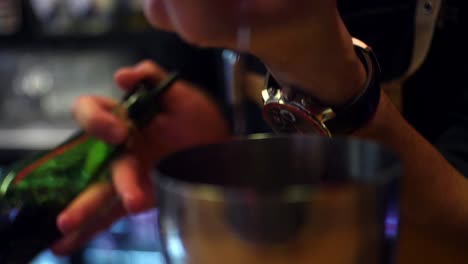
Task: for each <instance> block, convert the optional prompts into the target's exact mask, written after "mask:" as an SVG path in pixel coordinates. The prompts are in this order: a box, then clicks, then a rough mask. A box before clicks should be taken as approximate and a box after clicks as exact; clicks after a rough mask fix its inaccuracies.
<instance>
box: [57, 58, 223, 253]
mask: <svg viewBox="0 0 468 264" xmlns="http://www.w3.org/2000/svg"><path fill="white" fill-rule="evenodd" d="M166 76H167V73H166V72H165V71H164V70H163V69H161V68H160V67H159V66H158V65H156V64H154V63H152V62H148V61H145V62H143V63H141V64H139V65H137V66H135V67H133V68H124V69H121V70H119V71H118V72H117V73H116V76H115V79H116V82H117V83H118V84H119V86H121V87H122V88H123V89H124V90H127V89H129V88H131V87H133V86H134V85H135V84H136V83H138V82H139V81H141V80H143V79H148V78H149V79H151V80H153V81H154V82H159V81H161V80H163V79H165V77H166ZM163 104H164V109H165V112H164V113H161V114H159V115H158V116H156V117H155V119H154V120H153V121H152V123H151V124H150V125H149V126H148V128H146V129H144V130H143V131H141V133H138V135H137V134H135V135H132V145H131V149H129V151H128V152H127V153H126V154H124V155H123V156H122V157H121V158H120V159H119V160H118V161H116V162H115V163H114V164H113V165H112V169H111V172H112V178H113V185H112V184H111V183H100V184H96V185H94V186H92V187H90V188H89V189H88V190H87V191H86V192H85V193H83V194H82V195H80V196H79V197H78V198H76V199H75V200H74V201H73V202H72V203H71V204H70V205H69V206H68V208H66V209H65V210H64V211H63V212H62V213H61V214H60V215H59V217H58V219H57V225H58V227H59V229H60V230H61V231H62V233H63V234H64V238H63V239H62V240H61V241H59V242H57V243H56V244H55V245H54V246H53V247H52V250H53V251H54V253H56V254H59V255H63V254H69V253H70V252H71V251H73V250H74V249H76V248H78V247H79V246H81V245H83V244H84V243H85V242H86V241H87V240H89V239H90V238H91V237H93V236H94V235H95V234H96V233H97V232H99V231H100V230H103V229H105V228H107V227H109V226H110V225H111V224H112V223H113V222H114V221H115V220H117V219H118V218H120V217H122V216H124V215H126V214H127V213H139V212H142V211H144V210H147V209H150V208H152V207H154V205H155V201H154V193H153V184H152V181H151V177H150V171H151V169H152V167H153V166H154V164H155V162H157V161H158V160H159V159H160V158H161V157H163V156H164V155H167V154H170V153H172V152H174V151H178V150H180V149H183V148H187V147H190V146H194V145H198V144H204V143H213V142H219V141H222V140H225V139H228V138H229V132H228V125H227V123H226V122H225V120H224V119H223V116H222V115H221V113H220V111H219V110H218V108H217V106H216V105H215V104H214V103H213V102H212V101H211V100H210V99H209V98H208V96H207V95H205V94H203V93H202V92H201V91H200V90H199V89H197V88H196V87H195V86H194V85H192V84H190V83H187V82H184V81H178V82H176V83H175V84H174V85H173V87H171V89H170V90H169V91H168V93H167V94H166V95H165V97H164V98H163ZM114 106H116V102H115V101H113V100H110V99H107V98H102V97H97V96H83V97H81V98H79V99H78V100H77V101H76V104H75V105H74V109H73V112H74V115H75V117H76V119H77V121H78V122H79V123H80V125H81V126H82V127H83V128H84V129H85V130H86V131H87V132H89V133H90V134H92V135H94V136H96V137H98V138H101V139H103V140H105V141H107V142H110V143H114V144H118V143H121V142H123V141H125V140H126V139H127V137H128V131H127V130H126V126H125V124H124V122H123V121H122V120H119V119H118V118H117V117H116V116H114V115H113V114H112V113H111V109H113V108H114ZM114 195H118V196H119V197H120V198H121V201H122V204H119V205H118V206H117V207H116V208H115V209H114V210H113V211H112V212H111V213H110V214H108V215H107V216H106V218H105V219H102V220H101V221H100V224H99V226H96V227H93V228H91V229H90V230H86V231H85V232H82V228H85V229H86V227H85V226H83V225H85V221H86V220H87V219H92V217H93V216H94V215H95V214H96V212H98V211H99V210H102V208H104V207H106V206H108V205H109V203H110V200H111V198H112V197H113V196H114Z"/></svg>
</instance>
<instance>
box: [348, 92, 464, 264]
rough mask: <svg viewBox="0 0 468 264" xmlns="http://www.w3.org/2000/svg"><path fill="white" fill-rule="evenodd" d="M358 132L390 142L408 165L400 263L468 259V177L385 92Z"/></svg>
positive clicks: (367, 137)
mask: <svg viewBox="0 0 468 264" xmlns="http://www.w3.org/2000/svg"><path fill="white" fill-rule="evenodd" d="M353 136H356V137H359V138H364V139H370V140H374V141H377V142H380V143H381V144H384V145H386V146H388V147H389V148H391V149H392V150H393V151H395V152H396V153H397V154H398V155H399V157H400V159H401V162H402V165H403V170H404V173H403V176H402V181H401V182H402V192H401V197H400V199H401V202H400V206H401V217H400V219H401V222H400V224H401V225H400V239H399V251H398V253H399V254H398V258H399V262H398V263H419V262H424V263H466V262H467V261H468V252H467V251H466V249H465V248H464V245H466V239H467V238H468V225H467V224H466V223H467V220H468V184H467V181H466V179H465V178H464V177H463V175H461V174H460V173H459V172H458V171H456V169H455V168H453V167H452V166H451V165H450V164H449V162H447V161H446V160H445V158H444V157H443V156H442V155H441V154H440V153H439V152H438V151H437V149H436V148H435V147H434V146H432V145H431V144H430V143H429V142H427V141H426V140H425V139H424V138H423V137H422V136H421V135H420V134H419V133H418V132H417V131H416V130H415V129H414V128H413V127H411V126H410V125H409V124H408V123H407V122H406V120H404V118H403V117H402V116H401V115H400V113H399V112H398V111H397V109H396V108H395V107H394V106H393V105H392V103H391V102H390V100H389V99H388V98H387V96H386V95H385V94H383V95H382V98H381V102H380V104H379V107H378V110H377V112H376V115H375V117H374V119H373V120H372V121H371V122H369V124H368V125H367V126H366V127H364V128H362V129H361V130H360V131H358V132H356V133H355V134H354V135H353Z"/></svg>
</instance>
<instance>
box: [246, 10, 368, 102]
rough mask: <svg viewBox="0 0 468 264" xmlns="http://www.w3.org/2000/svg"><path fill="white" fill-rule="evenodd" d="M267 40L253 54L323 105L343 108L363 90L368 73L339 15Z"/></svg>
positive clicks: (254, 49) (274, 72)
mask: <svg viewBox="0 0 468 264" xmlns="http://www.w3.org/2000/svg"><path fill="white" fill-rule="evenodd" d="M317 24H320V26H317ZM266 39H269V43H270V44H269V45H265V47H262V46H259V47H258V46H257V47H255V46H254V47H252V48H253V50H252V52H253V53H254V54H255V55H257V56H258V57H259V58H260V59H261V60H263V62H264V63H265V64H266V65H267V67H268V68H269V70H270V71H271V72H272V73H273V75H274V76H275V78H276V79H277V80H279V81H280V82H284V83H286V84H291V85H294V86H298V87H301V88H302V89H303V90H304V91H305V92H307V93H309V94H311V95H313V96H314V97H315V98H317V99H318V100H320V101H321V102H323V103H324V104H326V105H331V106H339V105H343V104H345V103H347V102H349V101H350V100H351V99H352V98H354V97H355V96H357V95H358V94H359V93H360V92H361V91H362V89H363V88H364V84H365V81H366V78H367V74H366V70H365V68H364V66H363V64H362V62H361V61H360V59H359V58H358V56H357V55H356V52H355V49H354V46H353V42H352V38H351V35H350V34H349V32H348V31H347V30H346V27H345V25H344V23H343V21H342V20H341V18H340V17H339V14H338V12H336V13H335V14H334V15H333V16H327V18H326V19H321V20H320V23H319V22H317V21H316V20H315V21H310V22H309V23H303V25H302V26H299V27H296V28H295V30H294V32H288V34H281V33H279V34H275V35H274V37H270V38H266ZM271 43H274V45H271Z"/></svg>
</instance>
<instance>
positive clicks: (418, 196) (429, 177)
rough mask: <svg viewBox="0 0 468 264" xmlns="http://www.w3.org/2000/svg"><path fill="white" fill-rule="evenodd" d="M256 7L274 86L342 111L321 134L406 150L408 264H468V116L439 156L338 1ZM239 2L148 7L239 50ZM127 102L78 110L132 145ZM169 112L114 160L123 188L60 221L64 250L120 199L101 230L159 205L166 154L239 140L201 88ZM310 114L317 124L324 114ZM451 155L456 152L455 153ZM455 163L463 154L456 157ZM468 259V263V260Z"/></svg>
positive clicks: (156, 1)
mask: <svg viewBox="0 0 468 264" xmlns="http://www.w3.org/2000/svg"><path fill="white" fill-rule="evenodd" d="M247 3H248V4H247V5H246V6H245V7H244V9H245V10H243V12H247V14H248V16H247V18H248V22H249V28H250V30H251V41H250V45H249V50H248V52H249V53H251V54H253V55H254V56H256V57H258V58H259V59H260V60H261V61H263V62H264V63H265V65H267V66H268V69H269V71H270V73H271V76H273V77H270V78H274V79H275V80H276V82H277V83H279V86H281V85H285V86H288V87H293V88H294V89H295V90H296V91H298V92H301V93H303V95H304V96H306V97H307V98H308V100H312V101H314V102H315V103H317V104H319V105H321V106H324V107H325V108H327V109H334V110H336V111H335V112H336V113H335V115H334V116H332V117H330V120H328V121H327V124H328V126H326V127H327V129H326V130H324V131H323V130H320V131H318V132H319V133H322V134H330V135H331V136H333V135H343V134H345V135H348V136H352V137H357V138H361V139H370V140H374V141H377V142H379V143H381V144H383V145H386V146H388V147H390V148H391V149H393V150H394V151H395V152H396V153H398V154H399V156H400V158H401V160H402V163H403V166H404V172H405V173H404V177H403V192H402V202H401V206H402V208H401V209H402V212H401V219H402V226H401V237H400V246H399V252H398V253H399V254H398V257H399V258H400V260H405V261H408V262H409V261H410V260H411V258H413V257H415V260H414V261H416V260H417V259H418V258H416V256H418V255H419V256H420V254H424V259H431V260H433V261H444V263H466V262H468V253H467V252H466V250H465V249H464V248H463V246H462V245H464V244H466V243H464V242H465V241H466V239H467V238H468V225H467V224H466V223H468V182H467V181H466V178H465V177H464V176H463V173H462V171H461V168H463V167H466V163H467V162H468V160H467V157H468V156H467V155H466V148H467V147H468V146H463V144H464V143H465V142H467V139H468V133H466V131H468V123H467V122H468V121H467V120H468V118H467V115H465V116H464V117H462V118H460V119H459V120H460V122H458V123H457V129H458V130H457V129H455V130H456V131H455V132H454V136H453V138H457V140H458V142H459V143H458V144H456V145H458V146H459V148H458V149H455V150H454V151H453V152H450V149H448V150H447V149H444V150H439V149H437V148H436V147H435V146H434V144H432V143H431V142H429V141H428V140H427V139H426V138H425V137H424V136H422V135H421V134H420V133H419V132H418V131H417V130H416V129H415V128H414V127H413V126H412V125H411V124H409V123H408V122H407V121H406V120H405V118H403V117H402V115H401V114H400V112H399V111H398V110H397V108H396V107H395V106H394V105H393V104H392V102H391V101H390V100H389V98H388V96H387V94H386V93H385V92H384V91H382V90H381V89H380V83H379V78H378V74H376V72H377V71H378V65H377V61H376V60H375V58H374V56H375V54H372V51H371V50H369V49H368V47H367V45H366V43H364V42H362V41H359V40H357V39H355V38H353V36H352V35H351V34H350V32H349V31H348V29H347V27H346V26H345V23H344V22H343V20H342V18H341V16H340V13H339V11H338V8H337V3H336V1H333V0H314V1H311V0H295V1H290V0H251V1H247ZM239 5H240V0H224V1H219V0H204V1H190V0H148V1H146V6H145V9H146V10H145V11H146V15H147V18H148V19H149V21H150V22H151V23H152V24H153V25H154V26H155V27H158V28H160V29H163V30H167V31H173V32H176V33H177V34H178V35H179V36H180V37H182V38H183V39H184V40H185V41H187V42H189V43H191V44H195V45H198V46H202V47H222V48H228V49H236V48H237V47H238V46H237V30H238V25H239V24H240V23H241V22H242V21H239V19H240V18H241V17H243V16H242V15H241V14H240V13H239V12H240V8H239ZM377 60H378V58H377ZM166 76H167V72H166V71H165V70H164V69H163V68H161V67H160V66H159V65H158V64H157V63H155V62H151V61H144V62H142V63H140V64H138V65H136V66H133V67H128V68H123V69H121V70H119V71H118V72H117V73H116V76H115V79H116V82H117V83H118V84H119V86H120V87H122V88H123V89H124V90H125V89H129V88H130V87H132V86H133V85H135V84H136V83H138V82H139V81H141V80H143V79H148V78H149V79H151V80H153V81H154V82H158V81H160V80H162V79H164V78H165V77H166ZM439 89H440V92H441V93H443V92H444V90H443V89H442V88H440V87H439ZM421 96H424V94H421ZM291 100H293V99H291ZM115 105H116V102H115V101H112V100H110V99H107V98H101V97H95V96H84V97H81V98H80V99H78V100H77V102H76V104H75V106H74V114H75V117H76V119H77V121H78V122H79V123H80V124H81V126H82V127H83V128H84V129H85V130H86V131H88V132H89V133H91V134H92V135H94V136H96V137H98V138H101V139H103V140H106V141H108V142H110V143H121V142H123V141H124V140H125V139H126V137H127V134H128V131H127V128H126V126H125V124H124V123H123V122H122V121H121V120H119V119H118V118H116V117H115V116H114V115H112V113H111V109H113V107H114V106H115ZM164 109H165V112H164V113H163V114H161V115H159V116H158V117H157V118H156V119H155V120H154V121H153V123H152V125H151V126H150V127H149V128H148V129H146V131H144V133H143V134H142V135H141V137H139V138H136V139H135V140H136V141H135V144H134V146H133V148H132V149H130V150H129V151H128V153H127V154H126V155H124V156H123V157H122V158H121V159H120V160H118V161H117V162H115V163H114V164H113V166H112V171H113V182H114V185H115V189H114V187H113V186H112V185H111V184H107V183H103V184H100V185H96V186H94V187H92V188H91V189H89V190H88V191H87V192H85V193H84V194H82V195H81V196H80V197H78V198H77V199H76V200H75V201H74V202H73V203H72V204H71V205H70V206H69V207H68V208H67V209H66V210H65V211H64V212H62V214H61V215H60V216H59V218H58V219H57V224H58V226H59V228H60V230H61V231H62V232H63V233H64V235H65V236H64V238H63V239H62V240H61V241H59V242H58V243H56V244H55V245H54V246H53V250H54V252H55V253H57V254H68V253H70V252H71V251H72V250H74V249H75V248H77V247H79V246H80V245H82V244H83V243H85V242H86V241H87V240H88V239H90V238H91V237H92V236H93V235H94V234H95V232H97V231H99V230H94V231H93V232H90V233H88V234H83V236H80V237H77V236H75V235H74V234H75V232H76V230H78V229H79V227H80V225H81V224H82V223H83V222H84V219H86V218H89V217H92V216H93V215H94V214H95V212H96V211H98V210H99V209H100V208H102V207H103V206H105V205H106V201H107V200H108V199H109V197H110V196H111V195H112V194H113V192H117V193H118V194H119V195H120V197H121V198H122V204H121V206H120V208H118V209H117V210H115V211H114V212H113V213H112V214H111V215H109V216H108V218H107V219H106V221H103V222H102V225H101V226H100V227H99V229H104V228H106V227H108V226H109V225H110V224H111V223H112V222H114V221H115V220H116V219H118V218H119V217H122V216H124V215H126V214H128V213H138V212H141V211H143V210H146V209H149V208H151V207H153V205H154V202H155V201H154V193H153V188H152V184H151V178H150V169H151V167H152V165H153V164H154V163H155V162H157V161H158V160H159V159H160V158H161V157H162V156H165V155H167V154H169V153H172V152H174V151H177V150H180V149H183V148H187V147H191V146H194V145H199V144H205V143H213V142H220V141H224V140H227V139H228V138H229V137H230V135H229V132H228V131H229V129H228V124H227V122H226V120H225V119H224V118H223V115H222V114H221V111H220V110H219V108H218V106H217V104H216V103H215V102H213V101H212V100H211V99H210V98H209V97H208V96H207V95H206V94H205V93H203V92H201V91H200V89H199V88H198V87H196V86H195V85H194V84H192V83H188V82H184V81H179V82H178V83H176V84H175V85H174V87H173V89H172V90H171V91H170V92H169V93H168V94H167V96H166V97H165V98H164ZM466 112H467V111H465V112H464V113H465V114H466ZM310 118H311V119H312V120H317V117H316V116H311V117H310ZM322 121H323V120H322ZM317 122H319V123H320V120H318V121H317ZM273 125H275V124H273ZM434 126H437V122H434ZM447 129H448V128H447ZM457 131H458V132H457ZM460 131H465V133H459V132H460ZM301 132H304V131H301ZM463 147H464V148H465V150H463ZM442 152H444V154H446V153H449V154H446V155H445V156H444V155H443V154H442ZM457 153H464V154H461V155H458V156H457ZM449 156H452V157H454V156H455V158H453V159H451V160H450V161H449V160H447V158H446V157H449ZM428 249H431V250H428ZM463 257H467V258H465V261H462V259H463ZM414 263H417V262H414Z"/></svg>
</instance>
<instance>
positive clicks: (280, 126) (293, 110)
mask: <svg viewBox="0 0 468 264" xmlns="http://www.w3.org/2000/svg"><path fill="white" fill-rule="evenodd" d="M353 44H354V47H355V50H356V54H357V55H358V57H359V58H360V60H361V61H362V63H363V65H364V67H365V69H366V72H367V79H366V82H365V85H364V87H363V89H362V92H361V93H360V94H359V95H358V96H357V97H355V98H353V99H352V100H351V101H349V102H348V103H346V104H344V105H343V106H338V107H337V106H327V105H324V104H322V103H320V102H319V101H318V100H317V99H315V98H314V97H313V96H311V95H308V94H307V93H305V92H304V89H300V88H298V87H295V86H291V85H280V84H279V83H280V82H278V81H277V80H275V79H274V78H273V77H272V75H271V74H270V73H268V74H267V78H266V82H265V89H264V90H263V91H262V98H263V101H264V106H263V116H264V118H265V120H266V122H267V123H268V125H269V126H270V127H271V128H272V129H273V130H274V131H275V132H277V133H296V132H299V133H316V134H319V135H324V136H327V137H332V136H333V135H348V134H351V133H353V132H354V131H356V130H357V129H359V128H360V127H362V126H364V125H365V124H366V123H367V122H369V120H370V119H371V118H372V117H373V116H374V114H375V112H376V110H377V106H378V104H379V101H380V93H381V91H380V66H379V63H378V61H377V58H376V56H375V54H374V52H373V51H372V48H371V47H370V46H369V45H367V44H365V43H364V42H362V41H361V40H359V39H356V38H353ZM323 89H326V87H324V88H323Z"/></svg>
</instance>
